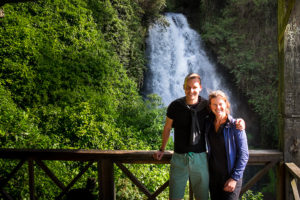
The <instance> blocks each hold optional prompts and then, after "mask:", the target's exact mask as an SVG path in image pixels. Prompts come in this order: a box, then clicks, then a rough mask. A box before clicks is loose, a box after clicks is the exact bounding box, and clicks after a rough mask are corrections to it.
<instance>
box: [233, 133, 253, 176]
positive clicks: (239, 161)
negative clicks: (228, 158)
mask: <svg viewBox="0 0 300 200" xmlns="http://www.w3.org/2000/svg"><path fill="white" fill-rule="evenodd" d="M234 134H235V135H234V138H235V143H236V160H235V165H234V167H233V170H232V174H231V178H233V179H234V180H239V179H241V178H242V177H243V173H244V170H245V168H246V165H247V162H248V159H249V151H248V143H247V136H246V132H245V131H244V130H243V131H240V130H237V129H235V133H234Z"/></svg>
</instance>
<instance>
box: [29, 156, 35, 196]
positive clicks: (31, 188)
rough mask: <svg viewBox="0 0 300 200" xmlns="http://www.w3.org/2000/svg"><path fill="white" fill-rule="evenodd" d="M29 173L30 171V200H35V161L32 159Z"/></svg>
mask: <svg viewBox="0 0 300 200" xmlns="http://www.w3.org/2000/svg"><path fill="white" fill-rule="evenodd" d="M28 171H29V193H30V199H31V200H35V197H34V165H33V160H32V159H31V158H30V159H29V160H28Z"/></svg>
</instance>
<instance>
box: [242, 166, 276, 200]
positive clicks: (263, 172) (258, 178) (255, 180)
mask: <svg viewBox="0 0 300 200" xmlns="http://www.w3.org/2000/svg"><path fill="white" fill-rule="evenodd" d="M278 162H279V161H278V160H273V161H271V162H268V163H267V164H266V165H265V167H264V168H263V169H262V170H260V171H259V172H258V173H257V174H256V175H255V176H254V177H253V178H251V179H250V180H249V181H248V183H246V185H245V186H244V187H243V188H242V190H241V193H240V196H242V195H243V194H244V193H245V192H246V191H247V190H248V189H250V188H251V187H252V186H253V185H254V184H255V183H256V182H257V181H259V180H260V179H261V178H262V177H263V175H265V174H266V173H267V172H268V171H269V170H270V169H271V168H272V167H273V166H274V165H275V164H276V163H278Z"/></svg>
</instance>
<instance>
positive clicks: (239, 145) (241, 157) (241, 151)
mask: <svg viewBox="0 0 300 200" xmlns="http://www.w3.org/2000/svg"><path fill="white" fill-rule="evenodd" d="M209 118H210V117H209ZM235 124H236V120H235V119H233V118H232V116H231V115H228V122H227V124H225V126H224V131H223V133H224V140H225V148H226V155H227V164H228V167H227V168H228V174H229V175H230V177H231V178H232V179H234V180H236V181H237V180H239V179H241V178H242V177H243V173H244V170H245V168H246V165H247V162H248V159H249V152H248V143H247V136H246V132H245V130H243V131H240V130H238V129H236V127H235ZM213 125H214V124H213V120H211V119H208V120H207V121H206V126H205V140H206V148H207V151H208V155H209V154H210V145H209V140H208V133H209V129H210V126H213Z"/></svg>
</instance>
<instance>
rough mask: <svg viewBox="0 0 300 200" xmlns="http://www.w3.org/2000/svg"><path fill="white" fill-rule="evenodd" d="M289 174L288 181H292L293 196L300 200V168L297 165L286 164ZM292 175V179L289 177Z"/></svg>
mask: <svg viewBox="0 0 300 200" xmlns="http://www.w3.org/2000/svg"><path fill="white" fill-rule="evenodd" d="M285 167H286V171H287V172H288V174H287V176H288V177H287V180H288V181H290V184H291V185H290V186H291V188H292V192H293V196H294V199H295V200H300V197H299V192H298V187H297V181H299V180H300V168H299V167H298V166H297V165H295V163H285ZM290 175H291V178H289V176H290Z"/></svg>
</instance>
